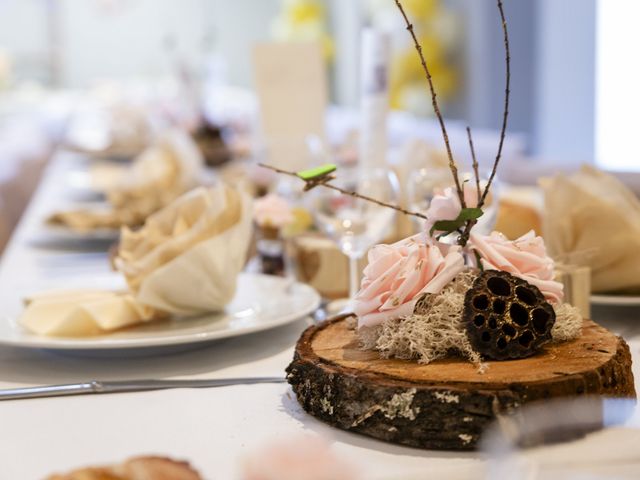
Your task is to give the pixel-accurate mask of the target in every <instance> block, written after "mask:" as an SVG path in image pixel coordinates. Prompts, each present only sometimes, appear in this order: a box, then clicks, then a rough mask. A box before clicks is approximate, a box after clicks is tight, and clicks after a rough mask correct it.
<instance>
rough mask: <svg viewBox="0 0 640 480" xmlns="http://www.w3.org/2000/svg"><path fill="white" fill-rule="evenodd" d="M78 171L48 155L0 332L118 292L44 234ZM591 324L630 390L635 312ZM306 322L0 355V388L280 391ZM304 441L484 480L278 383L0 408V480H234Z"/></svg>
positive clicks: (0, 270)
mask: <svg viewBox="0 0 640 480" xmlns="http://www.w3.org/2000/svg"><path fill="white" fill-rule="evenodd" d="M88 165H89V164H88V161H87V159H86V158H84V157H83V156H82V155H78V154H76V153H72V152H68V151H64V150H60V151H58V152H56V153H55V154H54V155H53V157H52V159H51V161H50V163H49V165H48V167H47V169H46V171H45V172H44V174H43V177H42V180H41V182H40V185H39V187H38V188H37V190H36V193H35V194H34V196H33V198H32V201H31V203H30V205H29V207H28V209H27V211H26V213H25V214H24V215H23V217H22V219H21V221H20V224H19V226H18V227H17V229H16V230H15V232H14V234H13V236H12V238H11V240H10V242H9V244H8V246H7V248H6V250H5V252H4V256H3V258H2V263H1V265H0V315H1V316H2V318H1V319H0V321H2V322H10V323H12V324H15V322H16V320H17V319H16V316H15V312H18V311H19V310H20V308H21V305H22V302H23V301H24V298H25V297H26V296H28V295H30V294H32V293H34V292H37V291H43V290H47V289H52V288H78V287H86V286H90V287H96V288H100V287H102V286H104V285H109V286H113V285H118V282H124V281H123V280H120V279H119V277H118V275H117V274H116V273H115V272H113V271H112V269H111V267H110V262H109V254H108V248H109V241H108V240H107V239H104V238H99V239H92V240H91V241H88V240H87V239H84V240H73V239H64V238H62V239H61V238H56V237H55V235H52V234H51V233H50V232H48V231H47V229H46V228H45V227H43V225H44V219H45V218H46V216H47V215H48V214H49V213H50V212H51V211H52V209H55V208H60V207H61V206H63V205H68V204H72V203H73V202H77V201H78V200H79V199H82V198H84V196H86V195H87V192H83V191H81V189H78V188H77V186H76V185H73V184H71V183H70V181H69V179H70V178H74V175H76V176H77V175H80V174H81V173H82V172H86V171H87V168H88ZM85 200H86V199H85ZM592 317H593V318H594V320H596V321H598V322H600V323H601V324H603V325H604V326H606V327H607V328H609V329H611V330H613V331H614V332H616V333H618V334H620V335H622V336H623V337H624V338H625V339H626V340H627V342H628V343H629V346H630V348H631V352H632V356H633V359H634V372H635V374H636V378H640V377H639V376H638V374H639V373H640V368H639V365H640V307H637V306H596V305H594V306H592ZM312 322H313V320H312V319H311V318H310V317H309V318H302V319H300V320H297V321H294V322H292V323H288V324H287V325H284V326H280V327H277V328H273V329H269V330H265V331H261V332H256V333H251V334H247V335H242V336H236V337H233V338H227V339H223V340H218V341H212V342H206V343H199V344H197V345H195V344H194V345H182V346H180V347H173V348H168V349H140V350H136V349H132V350H116V351H86V350H85V351H73V350H65V351H62V350H50V349H46V348H33V347H28V346H19V345H15V344H0V388H15V387H29V386H37V385H49V384H66V383H76V382H84V381H90V380H101V381H108V380H131V379H216V378H231V377H256V376H269V377H272V376H282V377H284V375H285V368H286V367H287V365H288V364H289V362H290V361H291V360H292V357H293V350H294V346H295V343H296V341H297V339H298V338H299V336H300V334H301V333H302V331H303V330H304V329H305V328H307V327H308V326H309V325H310V324H311V323H312ZM16 328H17V327H16ZM305 434H307V435H320V436H322V437H324V438H326V439H327V441H328V442H329V443H330V444H331V446H332V449H333V451H334V452H335V454H336V455H338V456H340V457H342V458H344V459H346V460H348V461H349V462H350V463H352V464H353V465H354V466H355V467H356V468H357V469H359V470H360V471H361V472H362V478H366V479H380V480H383V479H401V478H402V479H430V478H453V479H456V478H459V479H463V478H486V477H485V476H486V465H487V460H486V458H485V457H484V456H483V455H482V454H480V453H478V452H453V451H428V450H420V449H414V448H409V447H402V446H397V445H392V444H389V443H385V442H382V441H378V440H374V439H371V438H367V437H364V436H360V435H357V434H354V433H350V432H345V431H340V430H336V429H333V428H331V427H329V426H328V425H325V424H323V423H322V422H320V421H318V420H316V419H315V418H313V417H311V416H310V415H308V414H307V413H305V412H304V410H303V409H302V408H301V406H300V405H299V404H298V403H297V401H296V398H295V396H294V394H293V392H292V390H291V388H290V387H289V385H288V384H287V383H284V382H283V383H274V384H254V385H235V386H227V387H218V388H204V389H188V388H184V389H168V390H158V391H146V392H132V393H115V394H93V395H79V396H68V397H52V398H39V399H27V400H24V399H21V400H9V401H1V402H0V439H1V445H0V479H1V480H39V479H44V478H46V477H47V475H50V474H51V473H54V472H64V471H68V470H71V469H73V468H77V467H80V466H84V465H99V464H110V463H114V462H119V461H122V460H124V459H126V458H130V457H133V456H138V455H160V456H169V457H172V458H175V459H183V460H186V461H188V462H190V463H191V464H192V465H193V466H194V467H195V468H197V469H198V470H199V471H200V472H201V474H202V475H203V478H206V479H211V480H213V479H240V478H241V473H240V472H241V471H242V465H243V462H245V461H246V459H247V458H250V457H251V455H252V453H253V452H256V451H259V450H260V449H261V448H264V447H265V446H266V445H270V444H273V443H275V442H280V441H286V440H291V439H296V438H300V437H302V436H304V435H305Z"/></svg>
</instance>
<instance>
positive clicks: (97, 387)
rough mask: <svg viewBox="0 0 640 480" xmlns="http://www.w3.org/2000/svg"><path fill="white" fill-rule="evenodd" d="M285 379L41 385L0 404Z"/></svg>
mask: <svg viewBox="0 0 640 480" xmlns="http://www.w3.org/2000/svg"><path fill="white" fill-rule="evenodd" d="M285 381H286V379H285V378H284V377H249V378H215V379H207V380H121V381H98V380H90V381H88V382H81V383H69V384H65V385H42V386H37V387H21V388H9V389H5V390H0V400H18V399H24V398H43V397H62V396H69V395H84V394H89V393H122V392H145V391H150V390H166V389H169V388H215V387H227V386H230V385H252V384H256V383H282V382H285Z"/></svg>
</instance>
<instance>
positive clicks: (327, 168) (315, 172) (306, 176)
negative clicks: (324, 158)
mask: <svg viewBox="0 0 640 480" xmlns="http://www.w3.org/2000/svg"><path fill="white" fill-rule="evenodd" d="M337 168H338V167H336V166H335V165H334V164H333V163H327V164H326V165H321V166H319V167H315V168H311V169H309V170H303V171H301V172H298V173H297V174H296V175H298V176H299V177H300V178H301V179H303V180H305V181H308V180H315V179H317V178H322V177H326V176H327V175H329V174H330V173H333V172H335V171H336V169H337Z"/></svg>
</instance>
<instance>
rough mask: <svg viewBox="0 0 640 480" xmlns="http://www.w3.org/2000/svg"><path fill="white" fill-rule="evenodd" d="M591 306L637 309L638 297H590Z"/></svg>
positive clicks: (639, 297) (639, 301) (639, 296)
mask: <svg viewBox="0 0 640 480" xmlns="http://www.w3.org/2000/svg"><path fill="white" fill-rule="evenodd" d="M591 304H593V305H607V306H615V307H638V306H640V295H591Z"/></svg>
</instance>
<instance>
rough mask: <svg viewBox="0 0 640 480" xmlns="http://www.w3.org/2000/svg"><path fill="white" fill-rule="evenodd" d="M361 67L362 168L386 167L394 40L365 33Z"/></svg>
mask: <svg viewBox="0 0 640 480" xmlns="http://www.w3.org/2000/svg"><path fill="white" fill-rule="evenodd" d="M360 58H361V64H360V88H361V99H360V102H361V103H360V148H359V150H360V152H359V163H360V166H361V168H364V169H370V168H376V167H384V166H385V165H386V154H387V113H388V109H389V58H390V39H389V36H388V35H387V34H385V33H383V32H380V31H377V30H374V29H366V30H364V31H363V32H362V51H361V56H360Z"/></svg>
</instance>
